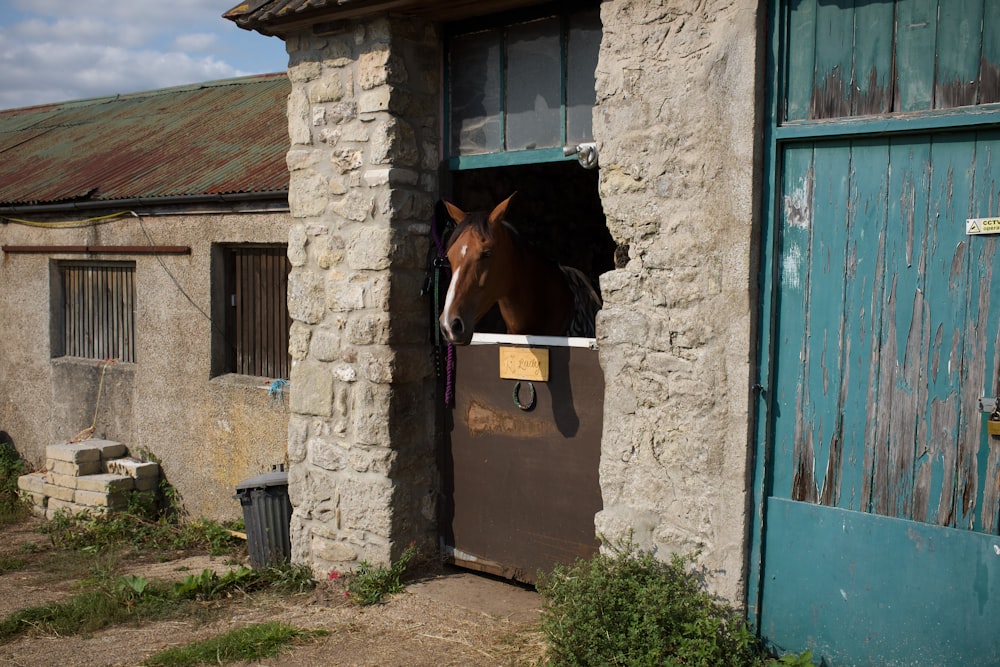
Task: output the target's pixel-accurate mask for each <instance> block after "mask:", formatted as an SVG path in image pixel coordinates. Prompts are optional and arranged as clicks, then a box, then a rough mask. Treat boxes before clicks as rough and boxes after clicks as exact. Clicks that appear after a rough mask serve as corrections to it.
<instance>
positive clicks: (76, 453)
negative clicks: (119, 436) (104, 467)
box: [45, 442, 101, 463]
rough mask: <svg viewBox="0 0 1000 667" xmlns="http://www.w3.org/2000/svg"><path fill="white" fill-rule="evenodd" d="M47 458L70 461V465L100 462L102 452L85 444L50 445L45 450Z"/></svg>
mask: <svg viewBox="0 0 1000 667" xmlns="http://www.w3.org/2000/svg"><path fill="white" fill-rule="evenodd" d="M45 458H46V459H52V460H54V461H68V462H69V463H82V462H86V461H100V460H101V450H100V448H98V447H94V446H93V445H91V444H90V443H83V442H76V443H72V444H64V445H49V446H48V447H46V448H45Z"/></svg>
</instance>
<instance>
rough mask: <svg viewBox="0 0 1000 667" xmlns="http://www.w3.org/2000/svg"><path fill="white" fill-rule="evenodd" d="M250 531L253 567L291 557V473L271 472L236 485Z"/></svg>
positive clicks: (249, 542) (248, 539) (249, 547)
mask: <svg viewBox="0 0 1000 667" xmlns="http://www.w3.org/2000/svg"><path fill="white" fill-rule="evenodd" d="M233 497H234V498H239V499H240V505H241V506H242V507H243V523H244V524H246V530H247V549H248V550H249V551H250V565H251V566H252V567H267V566H268V565H275V564H277V563H280V562H283V561H287V560H289V559H290V558H291V556H292V540H291V537H290V536H289V527H290V525H291V521H292V503H291V501H290V500H289V499H288V473H287V472H269V473H266V474H264V475H260V476H258V477H252V478H251V479H248V480H245V481H242V482H240V483H239V484H237V485H236V495H235V496H233Z"/></svg>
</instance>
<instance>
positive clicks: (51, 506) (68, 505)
mask: <svg viewBox="0 0 1000 667" xmlns="http://www.w3.org/2000/svg"><path fill="white" fill-rule="evenodd" d="M90 509H91V508H90V507H87V506H86V505H77V504H76V503H74V502H73V501H71V500H61V499H59V498H49V502H48V505H47V506H46V508H45V518H46V519H49V520H51V519H52V518H53V517H54V516H55V514H56V512H59V511H62V512H63V513H66V514H79V513H80V512H87V511H89V510H90Z"/></svg>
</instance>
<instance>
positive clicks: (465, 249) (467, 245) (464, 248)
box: [460, 244, 469, 257]
mask: <svg viewBox="0 0 1000 667" xmlns="http://www.w3.org/2000/svg"><path fill="white" fill-rule="evenodd" d="M460 252H461V253H462V257H465V253H467V252H469V244H465V245H464V246H462V250H461V251H460Z"/></svg>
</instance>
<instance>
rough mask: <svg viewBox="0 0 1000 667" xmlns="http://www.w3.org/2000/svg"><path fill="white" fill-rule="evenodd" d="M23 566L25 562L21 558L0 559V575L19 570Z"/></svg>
mask: <svg viewBox="0 0 1000 667" xmlns="http://www.w3.org/2000/svg"><path fill="white" fill-rule="evenodd" d="M25 565H27V561H26V560H24V559H23V558H6V557H5V558H0V574H5V573H7V572H14V571H16V570H20V569H21V568H23V567H24V566H25Z"/></svg>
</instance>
